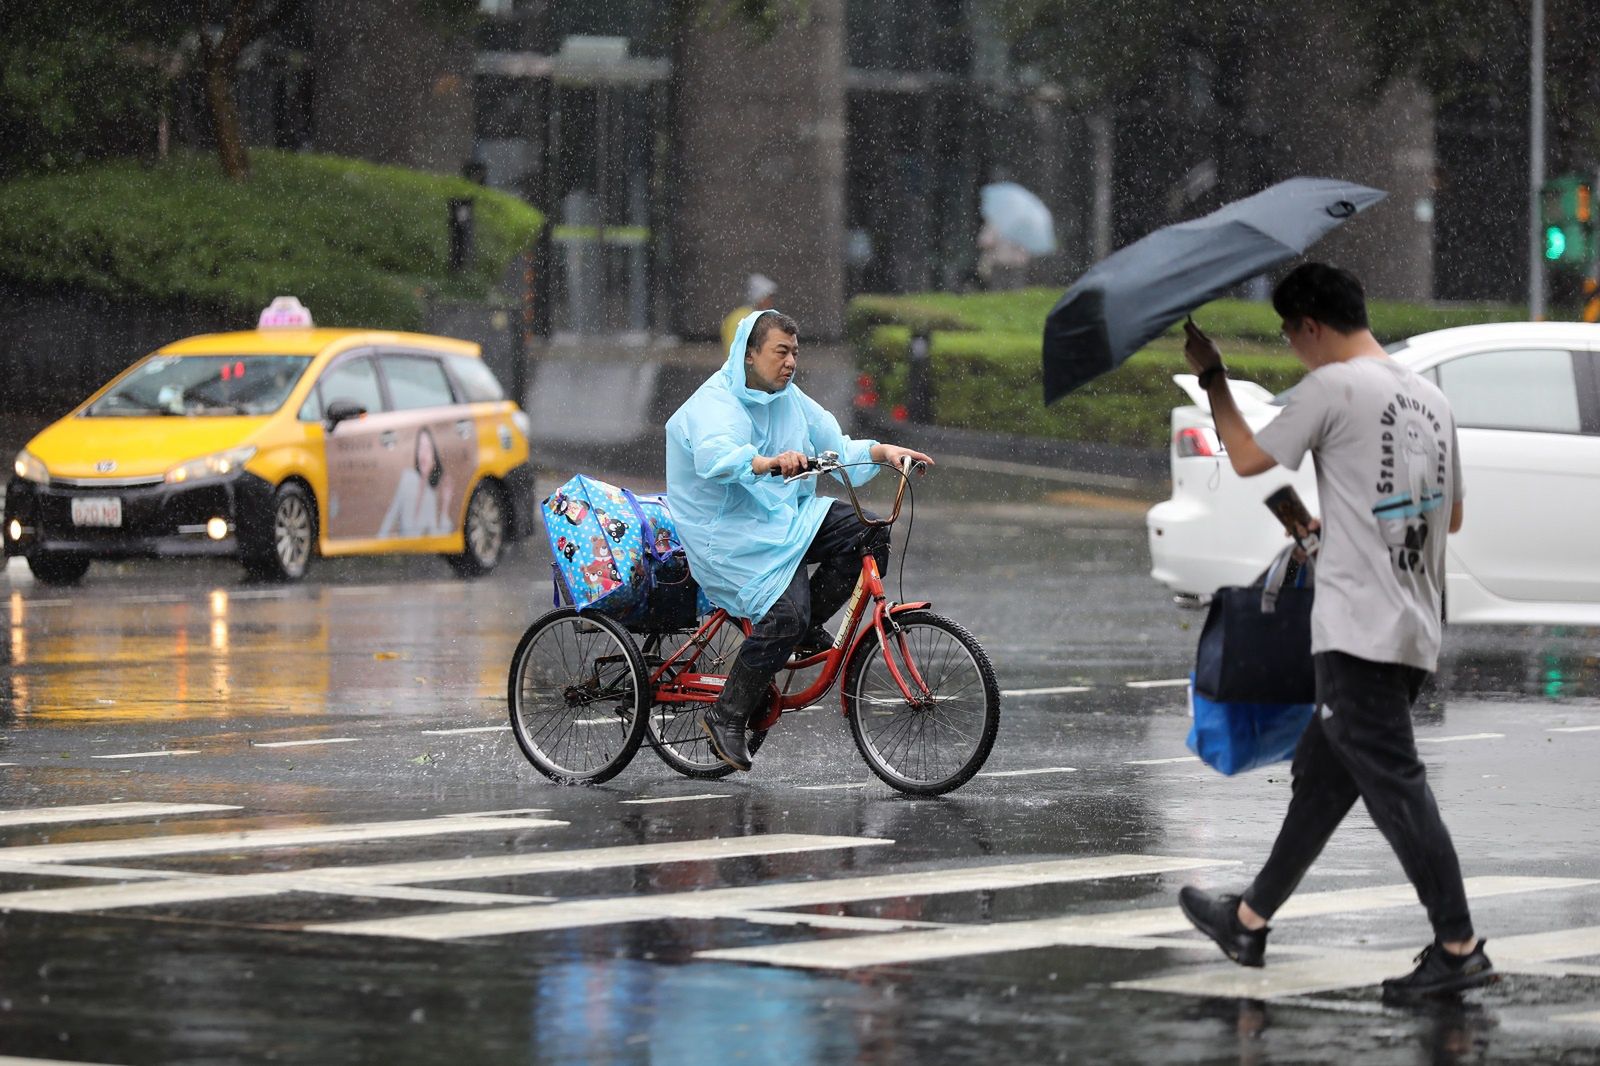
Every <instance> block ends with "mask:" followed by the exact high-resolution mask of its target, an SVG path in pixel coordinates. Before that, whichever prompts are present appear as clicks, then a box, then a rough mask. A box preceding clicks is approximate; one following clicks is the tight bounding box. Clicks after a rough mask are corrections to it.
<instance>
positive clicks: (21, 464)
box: [13, 452, 50, 485]
mask: <svg viewBox="0 0 1600 1066" xmlns="http://www.w3.org/2000/svg"><path fill="white" fill-rule="evenodd" d="M13 469H14V470H16V472H17V476H18V477H20V478H25V479H26V480H28V481H36V482H38V483H39V484H41V485H48V484H50V471H48V470H46V469H45V465H44V463H42V462H40V461H39V459H38V457H37V456H34V455H31V454H29V453H28V452H18V453H17V461H16V463H15V464H14V466H13Z"/></svg>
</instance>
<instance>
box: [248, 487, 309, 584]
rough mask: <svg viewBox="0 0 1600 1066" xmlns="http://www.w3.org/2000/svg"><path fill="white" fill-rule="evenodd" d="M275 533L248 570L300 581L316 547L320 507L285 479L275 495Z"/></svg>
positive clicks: (271, 577) (250, 558)
mask: <svg viewBox="0 0 1600 1066" xmlns="http://www.w3.org/2000/svg"><path fill="white" fill-rule="evenodd" d="M271 521H272V535H271V539H270V540H268V541H267V543H266V544H265V545H263V546H262V548H261V550H260V551H259V553H258V554H253V555H250V556H248V557H246V559H245V561H244V565H245V569H246V570H248V571H250V573H251V574H252V575H254V576H256V577H261V578H266V579H267V580H269V581H299V580H300V579H301V578H302V577H305V576H306V570H307V569H309V568H310V566H311V554H312V552H313V551H314V550H315V549H316V546H317V510H316V507H315V506H314V505H313V504H312V502H311V494H310V493H308V492H307V491H306V490H305V487H304V486H302V485H297V484H295V483H294V482H292V481H290V482H285V483H284V484H282V485H280V486H278V491H277V493H276V494H275V495H274V496H273V497H272V514H271Z"/></svg>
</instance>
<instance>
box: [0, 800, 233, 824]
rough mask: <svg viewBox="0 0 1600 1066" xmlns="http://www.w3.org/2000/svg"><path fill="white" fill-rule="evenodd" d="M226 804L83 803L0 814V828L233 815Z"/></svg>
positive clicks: (0, 812) (230, 805) (229, 806)
mask: <svg viewBox="0 0 1600 1066" xmlns="http://www.w3.org/2000/svg"><path fill="white" fill-rule="evenodd" d="M239 809H240V808H239V807H236V806H234V805H232V804H228V803H84V804H79V805H77V806H71V807H42V808H36V809H34V810H27V809H19V810H9V811H0V826H13V825H52V824H55V823H59V822H105V821H115V820H117V819H122V818H161V817H165V816H168V815H176V814H202V813H204V812H207V811H237V810H239Z"/></svg>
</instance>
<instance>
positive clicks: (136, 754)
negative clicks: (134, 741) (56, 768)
mask: <svg viewBox="0 0 1600 1066" xmlns="http://www.w3.org/2000/svg"><path fill="white" fill-rule="evenodd" d="M199 754H200V753H199V752H198V751H195V750H194V749H193V748H165V749H163V750H161V751H125V752H123V753H122V754H120V755H91V756H89V758H91V759H159V758H161V757H162V756H166V755H199Z"/></svg>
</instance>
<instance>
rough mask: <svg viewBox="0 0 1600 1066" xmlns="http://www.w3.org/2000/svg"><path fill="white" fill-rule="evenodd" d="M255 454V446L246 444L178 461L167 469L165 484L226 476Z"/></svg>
mask: <svg viewBox="0 0 1600 1066" xmlns="http://www.w3.org/2000/svg"><path fill="white" fill-rule="evenodd" d="M255 454H256V446H255V445H254V444H247V445H245V446H244V447H242V448H229V449H228V450H227V451H225V452H218V453H217V454H215V455H207V456H202V457H201V458H199V459H190V460H189V461H188V462H187V463H179V464H178V465H177V466H175V467H173V468H172V469H171V470H168V471H167V484H169V485H181V484H183V483H184V482H186V481H199V480H200V479H201V478H208V477H226V476H227V475H229V474H231V473H233V472H234V471H235V470H238V469H239V468H240V467H241V466H243V465H244V464H245V463H248V462H249V461H250V457H251V456H253V455H255Z"/></svg>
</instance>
